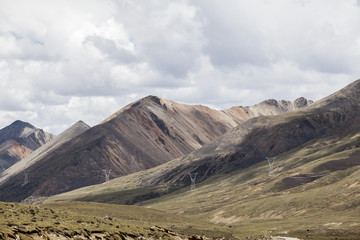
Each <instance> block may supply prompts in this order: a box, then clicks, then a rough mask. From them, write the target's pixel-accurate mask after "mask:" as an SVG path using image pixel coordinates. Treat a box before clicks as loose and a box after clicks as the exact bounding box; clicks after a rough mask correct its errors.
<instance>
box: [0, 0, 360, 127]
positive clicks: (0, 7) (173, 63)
mask: <svg viewBox="0 0 360 240" xmlns="http://www.w3.org/2000/svg"><path fill="white" fill-rule="evenodd" d="M359 5H360V4H359V1H358V0H357V1H355V0H344V1H335V0H326V1H325V0H289V1H283V0H274V1H265V0H254V1H232V0H224V1H222V2H221V3H220V2H218V1H213V0H198V1H189V0H175V1H170V0H156V1H155V0H154V1H152V0H151V1H140V0H131V1H128V0H104V1H99V0H79V1H75V2H74V1H72V2H71V1H51V2H49V1H46V0H35V1H31V2H30V1H20V0H2V1H0V46H1V48H0V115H1V116H2V118H0V128H1V127H4V126H6V125H8V124H10V123H11V122H12V121H14V120H16V119H21V120H24V121H29V122H31V123H32V124H34V125H36V126H38V127H43V128H45V129H49V130H51V131H53V132H54V133H59V132H60V131H62V130H64V129H65V128H66V127H68V126H70V125H71V124H72V123H74V122H75V121H77V120H79V119H82V120H84V121H85V122H88V123H89V124H91V125H94V124H97V123H98V122H100V121H101V120H103V119H104V118H106V117H107V116H109V115H110V114H112V113H113V112H114V111H116V110H118V109H119V108H121V107H122V106H124V105H126V104H127V103H129V102H130V101H134V100H136V99H138V98H140V97H144V96H146V95H149V94H152V95H159V96H161V97H165V98H169V99H172V100H175V101H180V102H183V103H193V104H206V105H211V106H214V107H217V108H223V107H230V106H234V105H251V104H256V103H257V102H259V101H262V100H265V99H267V98H278V99H294V98H297V97H299V96H305V97H308V98H311V99H314V100H317V99H319V98H321V97H324V96H326V95H328V94H330V93H332V92H333V91H336V90H338V89H340V88H342V87H344V86H345V85H346V84H348V83H350V82H351V81H353V80H356V79H357V78H359V77H358V76H359V74H360V70H359V68H358V66H359V65H360V37H359V36H360V29H359V28H358V24H357V23H358V22H359V21H360V8H359ZM19 6H21V7H19Z"/></svg>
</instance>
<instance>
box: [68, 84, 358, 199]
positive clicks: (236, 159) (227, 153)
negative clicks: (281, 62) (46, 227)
mask: <svg viewBox="0 0 360 240" xmlns="http://www.w3.org/2000/svg"><path fill="white" fill-rule="evenodd" d="M359 116H360V80H358V81H355V82H354V83H352V84H350V85H348V86H347V87H345V88H344V89H342V90H340V91H338V92H336V93H334V94H332V95H331V96H329V97H327V98H324V99H322V100H320V101H319V102H316V103H314V104H313V105H312V106H310V107H308V108H306V109H304V110H303V111H297V112H292V113H285V114H281V115H276V116H260V117H256V118H252V119H250V120H248V121H246V122H244V123H243V124H240V125H239V126H237V127H235V128H233V129H232V130H230V131H228V132H227V133H225V134H224V135H222V136H220V137H218V138H216V139H215V140H214V141H212V142H210V143H209V144H206V145H204V146H203V147H202V148H200V149H198V150H195V151H193V152H191V153H190V154H187V155H185V156H183V157H181V158H179V159H175V160H173V161H170V162H168V163H166V164H163V165H161V166H159V167H156V168H153V169H149V170H148V171H144V172H141V173H139V174H134V175H131V176H129V177H127V178H126V179H121V178H119V180H114V183H113V184H114V186H116V185H117V184H118V186H119V187H120V188H119V189H121V186H126V187H130V186H132V187H134V186H135V187H141V186H156V185H161V184H167V185H168V184H175V185H178V186H180V187H181V186H188V185H190V178H189V175H188V174H189V173H191V172H193V173H198V176H197V182H201V181H203V180H206V179H207V178H209V177H211V176H214V175H217V174H228V173H231V172H234V171H237V170H240V169H246V168H248V167H250V166H253V165H255V164H258V163H261V162H266V160H265V158H266V157H277V156H280V155H281V154H284V153H286V152H289V151H291V150H293V149H296V148H298V147H299V146H301V145H302V144H305V143H307V142H309V141H315V140H316V139H320V138H324V137H336V136H338V135H340V134H346V133H348V134H353V133H357V131H358V130H359V129H360V120H359V119H360V118H359ZM354 146H355V147H356V146H357V145H356V144H354ZM354 146H353V147H354ZM348 147H352V146H348ZM118 181H119V182H118ZM121 181H122V182H124V181H125V182H128V183H129V184H128V185H126V184H120V182H121ZM97 188H98V190H96V189H97ZM106 188H108V189H109V190H110V189H112V190H114V189H116V187H114V188H113V187H111V186H110V185H107V186H106ZM88 189H91V192H92V193H91V194H93V195H96V194H97V193H99V194H101V192H103V191H104V188H103V187H102V186H99V185H97V186H96V187H94V188H93V187H90V188H88ZM114 191H115V190H114ZM80 192H81V191H80ZM105 192H106V191H105ZM74 194H75V195H76V191H75V192H74ZM83 194H84V192H83V193H82V195H83ZM88 194H89V192H88ZM85 195H86V194H85Z"/></svg>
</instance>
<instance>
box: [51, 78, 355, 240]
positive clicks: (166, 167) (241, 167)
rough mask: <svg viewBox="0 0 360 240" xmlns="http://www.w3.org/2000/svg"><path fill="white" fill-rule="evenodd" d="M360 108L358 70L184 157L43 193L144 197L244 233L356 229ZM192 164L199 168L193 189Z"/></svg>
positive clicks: (114, 199) (111, 199) (120, 199)
mask: <svg viewBox="0 0 360 240" xmlns="http://www.w3.org/2000/svg"><path fill="white" fill-rule="evenodd" d="M359 114H360V80H358V81H355V82H354V83H352V84H350V85H348V86H346V87H345V88H344V89H342V90H340V91H338V92H336V93H334V94H332V95H330V96H329V97H326V98H324V99H322V100H320V101H318V102H315V103H314V104H312V105H311V106H310V107H307V108H305V109H303V110H302V111H297V112H293V113H285V114H281V115H277V116H261V117H257V118H252V119H250V120H248V121H246V122H244V123H243V124H240V125H239V126H237V127H235V128H234V129H232V130H230V131H228V132H227V133H225V134H224V135H222V136H220V137H218V138H216V139H215V140H214V141H212V142H210V143H209V144H206V145H204V146H203V147H202V148H200V149H198V150H195V151H194V152H192V153H190V154H187V155H185V156H183V157H181V158H179V159H175V160H173V161H170V162H167V163H165V164H162V165H160V166H158V167H155V168H152V169H149V170H146V171H142V172H138V173H134V174H131V175H127V176H124V177H120V178H117V179H113V180H111V181H110V182H108V183H107V184H99V185H93V186H88V187H85V188H81V189H77V190H74V191H71V192H67V193H63V194H60V195H56V196H53V197H50V198H49V199H47V200H45V201H46V202H57V201H96V202H105V203H113V204H137V205H143V206H146V207H147V208H152V209H158V210H159V209H161V210H165V211H166V212H169V213H172V214H176V215H180V216H187V217H189V216H191V217H192V219H193V220H195V221H198V222H204V223H206V222H210V223H215V224H219V225H221V226H227V227H228V228H229V233H230V232H231V233H232V234H233V237H235V238H237V239H246V236H253V235H254V234H258V235H259V233H262V234H267V235H272V236H277V235H280V236H281V235H283V236H284V235H285V236H288V237H299V238H300V239H358V236H359V234H360V232H359V221H358V219H359V214H360V202H359V196H360V185H359V183H360V161H359V157H360V134H359V131H360V117H359V116H360V115H359ZM266 157H270V158H274V157H276V158H275V162H274V165H273V167H270V165H269V164H268V162H267V161H266V160H265V158H266ZM189 173H198V175H197V178H196V188H195V189H193V190H191V188H190V185H191V182H190V177H189ZM248 239H250V238H248ZM251 239H273V238H271V237H269V238H260V237H259V238H251ZM279 239H280V237H279Z"/></svg>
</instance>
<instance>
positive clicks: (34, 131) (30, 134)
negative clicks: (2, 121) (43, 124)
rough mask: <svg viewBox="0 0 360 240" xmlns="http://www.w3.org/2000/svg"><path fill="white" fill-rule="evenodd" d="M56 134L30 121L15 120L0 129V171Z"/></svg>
mask: <svg viewBox="0 0 360 240" xmlns="http://www.w3.org/2000/svg"><path fill="white" fill-rule="evenodd" d="M53 137H54V136H53V135H52V134H50V133H47V132H45V131H43V130H42V129H39V128H36V127H34V126H33V125H31V124H30V123H27V122H22V121H19V120H17V121H15V122H13V123H12V124H10V125H9V126H7V127H5V128H3V129H1V130H0V172H2V171H3V170H5V169H6V168H8V167H10V166H11V165H13V164H14V163H16V162H17V161H19V160H20V159H22V158H24V157H26V156H27V155H28V154H29V153H31V152H32V151H34V150H35V149H37V148H39V147H41V146H42V145H44V144H45V143H47V142H49V141H50V140H51V139H52V138H53Z"/></svg>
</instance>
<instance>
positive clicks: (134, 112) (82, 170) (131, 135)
mask: <svg viewBox="0 0 360 240" xmlns="http://www.w3.org/2000/svg"><path fill="white" fill-rule="evenodd" d="M311 103H312V102H311V101H308V100H307V99H305V98H299V99H296V100H295V101H277V100H267V101H264V102H261V103H259V104H257V105H254V106H250V107H241V106H240V107H233V108H230V109H226V110H214V109H210V108H209V107H205V106H201V105H185V104H179V103H175V102H173V101H170V100H165V99H161V98H159V97H155V96H148V97H145V98H143V99H140V100H138V101H136V102H134V103H131V104H129V105H127V106H125V107H124V108H122V109H121V110H119V111H118V112H116V113H114V114H113V115H111V116H110V117H108V118H107V119H105V120H104V121H102V122H101V123H100V124H99V125H97V126H94V127H92V128H90V129H86V131H84V132H81V134H79V135H77V136H75V137H73V138H72V139H67V141H62V144H61V145H59V144H58V145H57V146H56V150H55V149H53V145H54V144H52V143H51V142H50V143H49V144H50V145H49V144H47V146H44V147H45V149H46V150H43V149H40V150H39V151H38V152H36V153H34V155H32V156H30V157H29V158H28V159H25V160H24V161H22V162H21V163H19V164H17V165H16V166H14V167H13V168H11V169H8V171H7V172H4V173H3V174H1V175H0V180H1V185H0V192H1V194H0V200H11V201H20V200H23V199H25V198H27V197H29V196H50V195H53V194H57V193H61V192H66V191H69V190H73V189H76V188H79V187H84V186H88V185H93V184H97V183H102V182H104V179H105V176H104V171H109V170H110V169H111V173H110V175H111V177H112V178H114V177H119V176H123V175H127V174H130V173H134V172H138V171H141V170H145V169H150V168H152V167H155V166H158V165H161V164H163V163H166V162H168V161H170V160H172V159H175V158H178V157H181V156H183V155H185V154H189V153H191V152H192V151H194V150H196V149H199V148H201V147H202V146H203V145H205V144H208V143H210V142H211V141H212V140H214V139H215V138H217V137H219V136H221V135H222V134H224V133H225V132H227V131H229V130H230V129H232V128H234V127H235V126H237V125H239V124H241V123H243V122H245V121H246V120H248V119H250V118H253V117H256V116H263V115H273V114H280V113H284V112H289V111H295V110H298V109H302V108H304V107H306V106H308V105H310V104H311ZM84 130H85V129H84ZM49 146H50V147H49ZM50 149H51V150H50ZM40 151H41V152H42V153H44V152H46V154H39V152H40ZM34 156H36V161H33V160H30V159H34ZM29 162H32V164H31V165H29V164H28V163H29ZM25 169H27V171H29V172H30V173H29V175H28V177H30V181H29V183H28V184H26V186H25V185H24V174H23V171H24V170H25ZM34 176H36V177H34ZM109 177H110V176H109ZM5 180H6V181H5Z"/></svg>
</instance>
